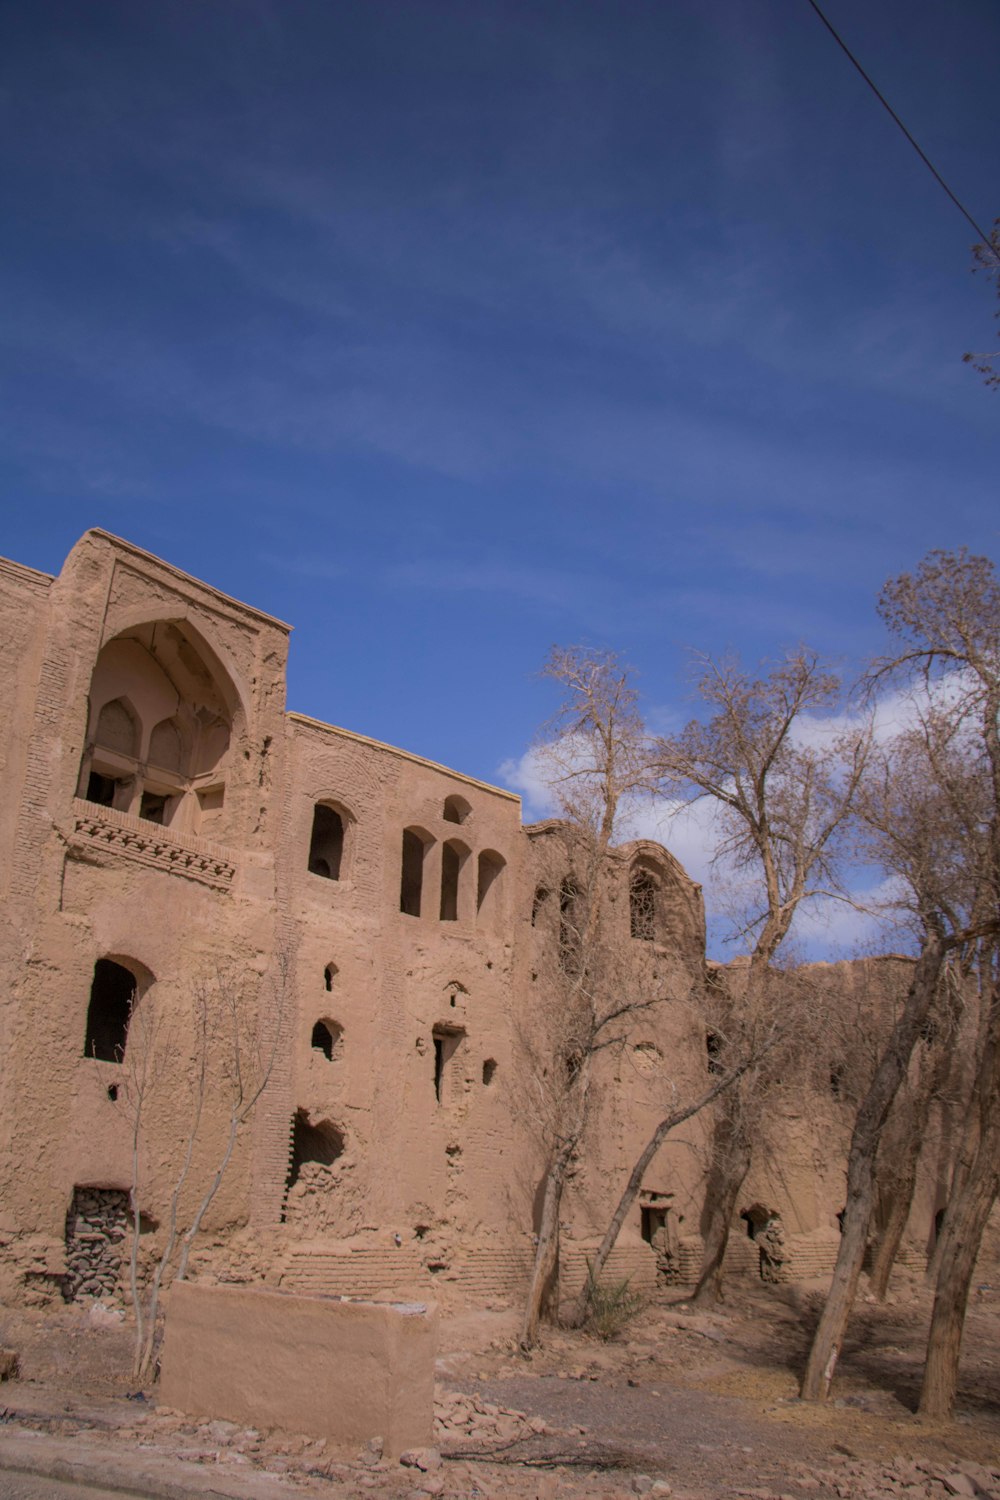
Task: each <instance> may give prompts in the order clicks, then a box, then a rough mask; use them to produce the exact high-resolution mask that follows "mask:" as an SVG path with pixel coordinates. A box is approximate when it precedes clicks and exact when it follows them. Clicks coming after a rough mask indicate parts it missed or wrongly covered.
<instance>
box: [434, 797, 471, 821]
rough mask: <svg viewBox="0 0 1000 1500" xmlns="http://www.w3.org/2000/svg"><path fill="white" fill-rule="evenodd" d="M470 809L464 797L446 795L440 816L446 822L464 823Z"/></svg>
mask: <svg viewBox="0 0 1000 1500" xmlns="http://www.w3.org/2000/svg"><path fill="white" fill-rule="evenodd" d="M471 811H472V808H471V807H470V806H469V804H468V802H466V800H465V798H464V797H446V798H445V799H444V812H443V813H442V814H441V816H442V817H443V818H444V821H445V822H446V823H464V822H465V820H466V818H467V817H468V816H469V814H470V812H471Z"/></svg>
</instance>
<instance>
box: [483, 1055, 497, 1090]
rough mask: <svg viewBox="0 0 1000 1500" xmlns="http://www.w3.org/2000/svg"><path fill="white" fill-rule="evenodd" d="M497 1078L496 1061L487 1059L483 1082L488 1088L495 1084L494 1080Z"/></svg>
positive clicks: (490, 1058)
mask: <svg viewBox="0 0 1000 1500" xmlns="http://www.w3.org/2000/svg"><path fill="white" fill-rule="evenodd" d="M496 1076H497V1065H496V1061H495V1060H494V1059H493V1058H492V1057H488V1058H487V1059H486V1061H485V1062H484V1063H483V1082H484V1083H485V1084H486V1086H487V1087H489V1085H490V1084H491V1083H492V1082H493V1080H494V1078H495V1077H496Z"/></svg>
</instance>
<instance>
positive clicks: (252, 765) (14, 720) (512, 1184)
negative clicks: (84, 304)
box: [0, 531, 929, 1306]
mask: <svg viewBox="0 0 1000 1500" xmlns="http://www.w3.org/2000/svg"><path fill="white" fill-rule="evenodd" d="M288 633H289V628H288V627H287V626H286V625H284V624H282V623H281V622H280V621H278V620H274V619H272V618H271V617H269V616H267V615H265V614H262V613H261V612H260V611H259V610H256V609H253V608H251V607H250V606H248V605H245V604H241V603H239V602H237V601H236V600H234V599H230V598H227V597H226V596H224V595H222V594H220V593H219V592H218V591H217V590H215V589H212V588H210V587H209V586H208V585H206V584H204V583H201V582H199V581H198V580H197V579H194V578H191V577H189V576H187V575H185V574H183V573H181V572H179V571H178V570H177V569H175V568H173V567H171V566H170V564H169V563H166V562H164V561H162V560H160V559H158V558H155V557H151V556H150V555H149V554H148V553H145V552H143V551H141V550H140V549H139V548H137V547H134V546H132V545H130V544H129V543H128V542H125V541H122V540H120V539H119V538H116V537H112V536H109V535H108V534H107V533H104V532H100V531H92V532H88V533H87V535H86V536H84V537H83V539H82V540H81V541H80V542H79V543H78V544H77V546H76V547H75V548H74V549H73V551H72V553H71V554H70V556H69V558H68V559H67V560H66V563H65V565H64V567H63V569H62V571H61V573H60V574H59V576H58V577H55V578H53V577H50V576H48V575H46V574H41V573H38V572H35V571H34V570H32V569H30V568H24V567H21V566H19V565H18V564H16V563H9V562H4V561H2V560H0V666H2V671H0V766H2V767H3V768H4V774H3V778H2V781H0V897H2V913H3V920H2V922H0V1034H2V1036H3V1038H4V1054H3V1056H4V1080H3V1081H4V1087H3V1090H2V1091H0V1202H2V1203H3V1206H4V1219H3V1225H2V1226H0V1297H2V1296H5V1295H6V1296H15V1297H22V1298H23V1297H24V1296H25V1295H27V1293H28V1291H29V1290H30V1289H32V1288H33V1289H34V1293H35V1295H37V1296H38V1297H45V1296H51V1295H53V1293H54V1291H55V1289H57V1288H58V1287H59V1286H60V1285H61V1286H62V1287H64V1288H65V1292H66V1294H67V1295H69V1296H70V1297H87V1296H95V1297H102V1298H107V1297H108V1296H109V1295H110V1294H111V1293H112V1292H113V1291H114V1288H115V1285H116V1283H117V1279H118V1275H119V1269H120V1265H119V1261H120V1257H121V1256H122V1255H123V1254H124V1253H126V1252H127V1249H128V1234H129V1233H130V1230H129V1229H126V1230H125V1233H124V1239H123V1234H122V1216H121V1205H122V1203H123V1202H125V1200H126V1198H127V1195H128V1194H129V1192H130V1190H131V1188H132V1176H133V1166H132V1140H133V1133H132V1122H133V1121H134V1120H135V1111H136V1108H137V1106H138V1107H140V1108H141V1115H142V1118H141V1142H142V1149H141V1151H140V1153H139V1156H140V1173H139V1181H138V1183H137V1184H136V1187H137V1199H138V1208H139V1211H140V1214H141V1219H142V1226H143V1233H142V1242H141V1252H142V1253H141V1256H140V1266H141V1267H148V1265H149V1263H150V1261H151V1260H153V1261H155V1258H156V1256H157V1254H158V1252H159V1248H160V1247H161V1246H162V1244H163V1237H164V1234H165V1232H166V1230H165V1226H166V1225H167V1224H169V1222H170V1220H171V1217H172V1212H171V1195H172V1193H173V1191H174V1185H175V1184H176V1183H177V1181H178V1177H179V1174H180V1172H181V1169H182V1167H183V1164H184V1161H185V1156H186V1153H187V1150H188V1144H187V1143H188V1141H189V1140H191V1139H193V1140H194V1145H193V1148H192V1154H191V1158H190V1162H189V1167H188V1170H187V1172H186V1175H185V1176H184V1179H183V1186H182V1188H181V1190H180V1193H179V1197H178V1201H177V1224H178V1228H179V1230H180V1232H181V1233H183V1231H184V1229H185V1228H186V1227H187V1226H189V1225H190V1224H191V1221H192V1218H193V1216H194V1214H195V1212H196V1211H197V1208H198V1204H199V1203H200V1201H201V1199H202V1197H203V1195H204V1192H205V1188H206V1185H207V1184H208V1183H210V1182H211V1181H212V1178H213V1175H214V1173H215V1170H216V1168H217V1167H218V1165H219V1163H220V1161H221V1160H222V1159H223V1157H224V1155H225V1153H226V1149H227V1140H228V1136H229V1125H230V1117H231V1107H232V1102H233V1087H234V1076H235V1072H236V1069H235V1066H234V1056H235V1054H234V1035H235V1037H236V1039H237V1041H238V1043H239V1058H240V1065H241V1068H242V1070H243V1079H242V1082H243V1085H246V1084H247V1083H249V1084H250V1086H251V1091H252V1088H253V1087H256V1082H259V1080H260V1077H261V1074H262V1072H264V1071H266V1073H267V1087H266V1089H265V1090H264V1092H263V1093H262V1094H261V1096H260V1099H259V1103H258V1105H257V1107H256V1109H255V1111H254V1112H253V1114H252V1117H251V1118H250V1119H249V1120H247V1121H246V1122H245V1123H244V1124H243V1125H242V1126H241V1127H240V1128H239V1130H238V1132H237V1138H236V1143H235V1149H234V1150H233V1151H232V1156H231V1159H230V1160H229V1165H228V1167H227V1169H226V1171H225V1174H224V1176H223V1177H222V1180H221V1184H220V1186H219V1188H218V1191H217V1193H216V1194H215V1196H214V1197H213V1199H212V1201H211V1205H210V1207H209V1210H208V1212H207V1213H206V1215H205V1218H204V1220H203V1223H202V1229H203V1231H204V1232H203V1233H202V1234H201V1235H200V1236H199V1238H198V1240H197V1242H196V1244H195V1258H194V1261H193V1262H192V1270H195V1271H200V1272H205V1271H210V1272H212V1273H213V1274H215V1275H216V1276H217V1277H219V1278H222V1279H227V1280H238V1279H239V1280H257V1281H259V1280H261V1279H270V1280H271V1281H272V1282H279V1281H280V1283H281V1284H282V1286H284V1287H287V1288H289V1289H292V1290H298V1291H303V1292H309V1293H336V1294H340V1295H345V1294H346V1295H365V1296H383V1295H386V1294H388V1295H391V1296H396V1297H401V1296H402V1297H410V1296H413V1297H417V1298H421V1297H431V1296H432V1297H433V1298H434V1299H435V1300H436V1301H439V1302H443V1303H444V1304H445V1305H451V1306H454V1305H456V1304H462V1303H476V1302H478V1303H480V1304H482V1303H490V1302H493V1303H496V1302H509V1301H511V1300H512V1299H514V1298H516V1297H518V1296H519V1295H520V1294H521V1292H522V1290H523V1287H524V1284H525V1280H526V1276H527V1272H528V1268H529V1265H530V1259H531V1254H532V1233H531V1231H532V1228H533V1225H534V1219H535V1212H536V1208H537V1199H538V1188H539V1183H540V1182H541V1180H542V1177H543V1173H544V1160H543V1153H542V1147H541V1140H542V1137H543V1135H544V1129H545V1126H544V1120H545V1118H547V1116H546V1106H545V1102H544V1099H543V1100H542V1102H541V1103H540V1104H539V1102H538V1099H537V1097H536V1095H537V1090H538V1087H539V1085H540V1083H541V1080H542V1079H543V1078H544V1077H546V1076H549V1077H551V1076H552V1071H551V1070H552V1069H558V1068H564V1067H565V1065H566V1064H565V1060H564V1056H563V1053H560V1052H559V1051H558V1047H553V1045H551V1043H552V1037H551V1036H550V1035H549V1032H548V1030H547V1027H548V1026H549V1020H550V1018H555V1020H554V1022H553V1024H554V1025H555V1026H556V1029H558V1018H559V1016H560V1015H561V1014H562V1012H561V1009H560V1006H561V1003H562V1001H563V1000H564V998H565V992H566V976H567V964H569V963H571V961H572V953H571V952H570V947H568V946H567V934H569V933H571V932H572V930H573V921H572V917H573V903H574V900H575V895H574V893H576V892H578V891H579V890H580V889H581V881H582V875H581V872H580V871H579V869H578V868H577V867H576V865H575V860H576V859H577V858H578V856H577V854H575V853H574V848H573V843H572V840H571V839H570V838H569V837H568V835H567V828H566V825H563V824H560V823H558V822H546V823H539V824H535V825H532V826H530V827H527V828H525V827H523V826H522V824H521V816H520V814H521V809H520V802H519V799H518V798H517V797H516V796H515V795H513V794H512V793H510V792H508V791H506V790H504V789H503V788H499V787H495V786H490V785H488V784H487V783H485V782H482V781H478V780H476V779H474V778H471V777H468V776H464V775H462V774H461V773H459V772H456V771H449V770H447V769H446V768H445V767H443V766H440V765H436V764H433V763H431V762H429V761H427V760H424V759H422V758H421V757H420V756H418V755H415V754H412V753H410V752H408V751H406V750H400V749H396V748H393V747H392V746H389V745H384V744H380V743H378V742H376V741H374V740H371V739H368V738H366V737H365V736H364V735H362V734H358V733H355V732H352V731H350V730H346V729H341V728H337V727H334V726H333V725H331V724H325V723H321V722H319V721H317V720H315V719H311V718H306V717H304V716H303V715H300V714H296V713H289V712H286V711H285V688H286V675H285V674H286V660H287V650H288ZM405 645H406V643H400V650H401V651H403V650H405ZM330 649H331V659H332V660H333V661H334V662H335V660H336V656H337V653H338V652H340V651H345V650H348V649H353V647H351V646H350V644H349V642H348V639H347V637H346V636H345V637H344V639H343V640H338V641H336V642H332V643H331V648H330ZM446 665H447V664H444V667H443V670H446ZM335 683H336V675H335V672H334V673H332V676H331V684H332V685H331V698H332V701H331V712H334V713H335V712H336V696H335V693H336V688H335ZM448 686H449V688H451V689H452V690H453V692H454V698H453V707H454V712H455V713H456V714H457V713H460V712H461V704H462V699H461V685H460V684H458V683H455V684H452V683H449V684H448ZM601 879H602V881H604V882H605V883H606V886H605V894H606V896H607V900H606V901H605V902H604V904H603V910H604V912H605V914H606V916H605V921H606V934H605V936H602V942H603V941H605V940H606V943H607V947H608V951H609V953H611V954H613V959H614V961H613V963H610V965H609V970H608V971H609V973H612V974H614V976H615V979H614V984H613V986H612V988H614V990H615V993H616V995H617V994H618V993H624V994H627V995H629V996H630V997H639V998H640V999H641V1000H642V1001H643V1003H642V1005H641V1006H640V1008H639V1010H637V1011H636V1012H635V1013H634V1014H632V1015H631V1016H627V1017H624V1018H622V1020H621V1023H620V1025H619V1026H617V1027H616V1032H618V1031H620V1036H619V1037H616V1046H614V1047H609V1048H607V1049H606V1050H604V1051H602V1052H600V1053H598V1054H597V1056H596V1058H595V1061H594V1068H593V1077H594V1087H593V1090H592V1094H593V1098H594V1100H595V1101H596V1103H595V1108H594V1115H593V1121H592V1127H591V1129H590V1131H589V1133H588V1137H587V1139H586V1142H585V1149H584V1152H583V1154H582V1156H581V1160H580V1162H579V1164H578V1167H577V1170H576V1174H575V1177H574V1181H573V1188H572V1192H571V1193H570V1194H569V1195H568V1196H567V1201H566V1203H565V1205H564V1233H563V1240H562V1264H563V1268H564V1284H565V1285H566V1289H567V1290H568V1291H571V1290H572V1288H573V1283H574V1282H575V1283H577V1284H582V1282H583V1280H584V1278H585V1276H586V1271H587V1252H588V1250H590V1249H591V1248H592V1247H593V1245H594V1244H595V1242H596V1241H597V1240H598V1239H599V1238H600V1235H601V1233H603V1230H604V1227H605V1224H606V1222H607V1219H608V1217H609V1215H610V1212H611V1210H612V1208H613V1206H614V1204H615V1202H616V1200H617V1196H618V1193H619V1191H620V1187H621V1184H622V1181H623V1179H624V1178H625V1176H627V1173H628V1171H629V1169H630V1168H631V1165H632V1163H633V1161H634V1159H635V1157H636V1155H637V1154H638V1151H639V1150H640V1148H641V1147H642V1146H643V1145H644V1144H645V1142H646V1140H647V1139H648V1137H649V1135H650V1133H651V1132H652V1129H653V1128H654V1126H655V1124H656V1123H657V1122H658V1120H659V1118H660V1116H661V1113H662V1107H663V1101H664V1100H665V1099H680V1098H695V1097H697V1096H698V1095H699V1094H701V1093H702V1092H703V1091H704V1087H705V1079H706V1067H707V1062H708V1061H710V1060H707V1059H706V1051H705V1048H706V1038H705V1028H704V1018H703V1013H702V1005H701V998H702V994H703V986H704V983H705V954H704V914H703V909H702V901H701V893H700V888H699V887H698V886H697V885H695V884H694V883H693V882H692V881H691V880H690V879H689V878H688V877H687V875H686V874H685V872H684V870H683V869H682V868H681V866H680V865H679V864H678V862H677V861H676V859H674V858H673V856H672V855H670V854H669V852H668V851H667V850H666V849H664V848H663V847H662V846H661V845H659V844H656V843H653V842H651V841H648V840H638V841H635V842H633V843H629V844H625V845H622V846H620V847H619V848H617V849H615V850H614V851H612V855H611V857H610V858H609V859H608V861H607V866H606V869H604V870H603V871H602V874H601ZM602 932H604V929H603V928H602ZM647 1002H648V1003H647ZM618 1043H620V1045H618ZM546 1048H547V1049H548V1051H547V1053H546ZM543 1054H544V1055H543ZM546 1056H547V1057H548V1061H549V1064H550V1065H551V1067H550V1069H549V1071H548V1072H546V1060H545V1059H546ZM144 1061H146V1062H149V1063H151V1066H150V1067H149V1068H144V1067H143V1066H142V1065H143V1063H144ZM248 1066H249V1068H250V1072H251V1074H252V1075H253V1077H251V1078H249V1079H248V1078H247V1076H246V1069H247V1067H248ZM255 1070H256V1071H255ZM818 1071H819V1072H820V1073H822V1071H823V1070H822V1069H818ZM543 1092H544V1089H543ZM140 1099H141V1104H140V1103H139V1101H140ZM781 1121H782V1122H784V1121H792V1123H789V1124H787V1126H786V1124H785V1123H781V1124H780V1130H779V1134H780V1131H784V1136H783V1137H782V1138H781V1139H779V1138H778V1134H776V1135H775V1139H774V1140H773V1141H771V1142H770V1153H769V1160H773V1162H774V1170H773V1173H771V1176H770V1177H768V1176H767V1175H766V1174H767V1173H768V1172H769V1171H770V1168H768V1167H763V1166H762V1167H761V1168H760V1169H759V1171H760V1174H763V1175H759V1176H758V1178H755V1179H753V1180H751V1181H750V1182H749V1183H748V1185H747V1189H746V1191H747V1194H748V1195H749V1196H748V1198H747V1202H748V1203H753V1202H754V1201H755V1200H756V1201H758V1202H759V1203H760V1204H761V1205H763V1206H765V1207H766V1208H767V1209H768V1211H772V1212H775V1213H780V1214H781V1217H782V1220H783V1222H784V1223H785V1225H786V1226H788V1227H789V1244H788V1256H789V1260H788V1270H789V1274H790V1275H792V1276H794V1275H795V1274H796V1256H797V1255H799V1254H800V1253H805V1252H806V1251H808V1256H809V1260H808V1272H809V1274H816V1273H818V1272H819V1271H820V1270H822V1269H823V1267H824V1265H826V1266H829V1264H831V1263H832V1259H833V1255H834V1253H835V1249H836V1242H837V1224H836V1213H837V1210H838V1209H839V1208H840V1207H841V1206H842V1158H843V1151H844V1147H845V1146H846V1139H847V1137H846V1131H847V1128H848V1126H849V1112H848V1111H847V1110H845V1109H842V1108H841V1109H839V1112H838V1106H837V1105H836V1102H835V1101H832V1100H831V1099H819V1100H814V1101H811V1102H810V1107H809V1109H808V1110H807V1111H805V1110H799V1111H798V1113H797V1115H795V1117H794V1119H793V1113H792V1112H791V1111H788V1112H785V1113H782V1114H781ZM195 1123H197V1129H196V1131H195V1132H194V1135H193V1136H192V1127H193V1126H194V1124H195ZM705 1128H706V1122H704V1121H703V1120H701V1119H700V1118H698V1119H695V1120H692V1121H691V1122H690V1124H689V1126H688V1127H687V1128H686V1130H685V1132H684V1140H683V1141H680V1142H674V1141H672V1140H670V1141H668V1142H667V1143H666V1144H665V1145H664V1146H663V1148H662V1149H661V1151H660V1153H659V1155H658V1156H657V1158H656V1162H655V1164H654V1166H653V1168H651V1169H650V1172H649V1174H648V1176H647V1181H646V1182H645V1183H644V1184H643V1186H644V1189H645V1190H646V1191H644V1193H643V1195H642V1197H641V1199H640V1201H639V1202H638V1203H637V1204H636V1205H635V1207H634V1209H633V1211H632V1214H631V1216H630V1218H629V1220H628V1221H627V1223H626V1225H625V1226H624V1229H623V1233H622V1237H621V1241H620V1245H619V1248H618V1250H617V1252H616V1255H615V1258H614V1259H613V1261H612V1262H611V1264H610V1265H609V1268H608V1274H609V1276H610V1277H611V1278H612V1279H621V1278H624V1277H630V1278H631V1283H632V1286H633V1287H634V1288H635V1289H637V1290H640V1289H646V1290H648V1291H650V1292H651V1291H652V1290H653V1289H654V1285H655V1278H656V1266H657V1257H656V1254H655V1253H654V1251H653V1249H652V1247H651V1243H650V1241H651V1238H652V1236H653V1234H654V1233H656V1232H657V1231H662V1234H661V1238H662V1239H664V1243H666V1244H669V1245H670V1246H671V1247H672V1249H671V1254H672V1266H673V1271H674V1273H675V1274H676V1275H677V1276H680V1278H681V1279H682V1280H688V1279H690V1276H691V1274H692V1273H693V1271H694V1270H695V1268H696V1266H697V1261H698V1250H699V1241H698V1224H699V1218H700V1214H701V1209H702V1199H703V1194H704V1181H703V1168H702V1165H701V1163H702V1160H703V1153H702V1152H701V1147H702V1146H703V1145H704V1134H705ZM776 1129H778V1127H776ZM741 1206H742V1205H741ZM926 1208H927V1205H924V1206H923V1207H921V1208H920V1209H919V1213H923V1215H924V1220H925V1221H926V1222H924V1223H922V1224H921V1225H920V1226H919V1228H920V1230H921V1231H922V1230H925V1229H926V1228H927V1224H928V1223H929V1211H925V1209H926ZM792 1226H794V1232H793V1230H792ZM664 1236H665V1238H664ZM923 1242H924V1243H926V1242H927V1235H926V1234H923ZM738 1252H740V1253H739V1254H738ZM734 1257H736V1258H737V1259H740V1258H741V1259H742V1262H743V1263H745V1264H746V1266H747V1268H748V1269H749V1270H752V1271H753V1272H754V1273H755V1274H756V1265H757V1254H756V1251H755V1250H754V1248H753V1246H751V1245H750V1244H749V1242H748V1241H747V1240H746V1238H745V1237H744V1238H743V1240H742V1241H741V1242H737V1241H736V1240H735V1239H734Z"/></svg>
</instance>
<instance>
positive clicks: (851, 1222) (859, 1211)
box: [801, 933, 944, 1401]
mask: <svg viewBox="0 0 1000 1500" xmlns="http://www.w3.org/2000/svg"><path fill="white" fill-rule="evenodd" d="M943 963H944V944H943V942H942V940H941V938H940V936H939V935H938V934H937V933H929V934H927V936H926V937H925V938H924V942H923V946H922V948H921V952H920V958H919V959H918V960H917V966H916V970H915V971H914V975H913V981H912V983H911V985H910V990H909V994H908V995H907V997H906V1004H905V1006H904V1007H903V1012H902V1015H901V1016H900V1017H899V1020H898V1021H897V1022H896V1025H895V1026H894V1027H893V1031H892V1035H891V1037H890V1038H889V1043H888V1046H887V1047H886V1050H885V1052H884V1053H883V1054H882V1058H881V1060H880V1061H879V1065H878V1067H877V1068H876V1070H875V1076H874V1078H873V1079H872V1082H871V1085H870V1087H869V1089H868V1093H867V1094H866V1096H865V1098H864V1100H863V1101H862V1104H861V1108H860V1109H859V1110H858V1117H857V1120H856V1121H855V1125H854V1133H853V1135H852V1137H851V1151H850V1156H849V1158H848V1163H847V1206H846V1209H845V1211H844V1232H843V1234H842V1235H841V1237H840V1247H839V1250H838V1253H837V1263H836V1265H835V1267H834V1271H833V1280H832V1281H831V1283H830V1290H829V1292H828V1294H827V1299H826V1303H825V1305H824V1308H823V1312H822V1315H821V1317H820V1320H819V1325H818V1327H817V1329H816V1333H815V1336H814V1338H813V1344H812V1348H811V1349H810V1351H809V1360H808V1363H807V1365H806V1372H805V1375H804V1377H803V1380H802V1390H801V1395H802V1399H803V1401H820V1400H824V1399H825V1398H826V1397H827V1396H828V1395H829V1393H830V1384H831V1382H832V1380H833V1372H834V1370H835V1369H836V1366H837V1360H838V1359H839V1357H840V1351H841V1348H842V1347H843V1343H844V1334H845V1333H846V1331H847V1320H848V1318H849V1317H850V1315H851V1308H852V1307H853V1305H854V1297H855V1294H856V1292H857V1288H858V1279H859V1277H860V1275H861V1265H862V1262H863V1260H864V1257H865V1243H866V1240H867V1238H868V1225H869V1223H870V1221H871V1213H872V1204H873V1202H874V1197H875V1156H876V1153H877V1151H878V1145H879V1140H880V1138H881V1134H882V1127H883V1126H884V1124H885V1120H886V1116H887V1115H888V1113H889V1110H890V1108H891V1107H892V1101H893V1100H894V1099H895V1097H896V1094H897V1092H898V1090H899V1086H900V1084H901V1083H902V1081H903V1078H904V1077H905V1074H906V1070H907V1067H908V1066H909V1062H910V1057H911V1056H912V1053H913V1048H914V1046H915V1045H916V1041H917V1037H918V1036H919V1034H920V1028H921V1026H922V1025H923V1023H924V1020H925V1019H926V1016H927V1013H928V1011H929V1010H930V1007H931V1003H932V1001H933V999H934V994H935V991H936V989H937V984H938V979H939V977H940V974H941V967H942V964H943Z"/></svg>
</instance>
